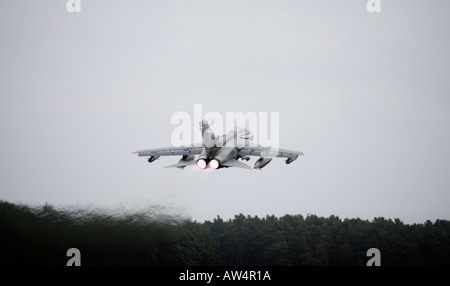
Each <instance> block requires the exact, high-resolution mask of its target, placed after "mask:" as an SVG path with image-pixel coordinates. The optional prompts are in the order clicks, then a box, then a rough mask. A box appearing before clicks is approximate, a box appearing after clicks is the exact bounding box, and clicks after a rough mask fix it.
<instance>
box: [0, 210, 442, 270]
mask: <svg viewBox="0 0 450 286" xmlns="http://www.w3.org/2000/svg"><path fill="white" fill-rule="evenodd" d="M156 213H157V210H156V211H155V210H152V211H151V212H136V213H126V214H120V215H117V214H111V213H108V212H102V211H94V210H82V209H75V208H72V209H58V208H55V207H52V206H50V205H45V206H41V207H30V206H25V205H17V204H11V203H8V202H4V201H0V258H1V264H8V265H14V264H19V265H62V266H64V265H66V263H67V261H68V260H69V259H70V257H67V256H66V252H67V250H68V249H69V248H78V249H79V250H80V252H81V264H82V265H178V266H180V265H182V266H201V265H207V266H215V265H218V266H220V265H225V266H229V265H233V266H241V265H243V266H278V265H343V266H347V265H357V266H358V265H361V266H363V265H366V263H367V261H368V259H370V257H367V256H366V252H367V250H368V249H370V248H378V249H379V250H380V253H381V265H448V264H449V262H448V259H449V258H450V222H449V221H447V220H436V221H435V222H434V223H433V222H431V221H426V222H425V223H423V224H412V225H408V224H404V223H403V222H402V221H401V220H399V219H395V220H391V219H384V218H382V217H380V218H375V219H373V220H372V221H368V220H361V219H358V218H356V219H347V218H346V219H341V218H339V217H337V216H330V217H328V218H324V217H318V216H315V215H308V216H306V217H303V216H301V215H285V216H282V217H279V218H278V217H275V216H266V217H256V216H255V217H251V216H244V215H242V214H239V215H236V216H235V217H234V218H233V219H229V220H223V219H222V218H220V217H217V218H215V219H214V220H213V221H206V222H203V223H199V222H195V221H191V220H189V219H182V218H179V217H171V216H169V215H156Z"/></svg>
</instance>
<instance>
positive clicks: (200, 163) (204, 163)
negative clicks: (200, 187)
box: [196, 159, 206, 169]
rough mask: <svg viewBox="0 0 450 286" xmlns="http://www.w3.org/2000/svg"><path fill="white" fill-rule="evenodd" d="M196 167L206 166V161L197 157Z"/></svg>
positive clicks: (202, 167) (203, 167)
mask: <svg viewBox="0 0 450 286" xmlns="http://www.w3.org/2000/svg"><path fill="white" fill-rule="evenodd" d="M196 165H197V167H199V168H200V169H205V168H206V161H205V160H203V159H199V160H197V163H196Z"/></svg>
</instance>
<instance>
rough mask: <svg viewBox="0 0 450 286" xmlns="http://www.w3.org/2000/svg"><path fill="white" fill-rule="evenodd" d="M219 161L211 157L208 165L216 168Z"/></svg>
mask: <svg viewBox="0 0 450 286" xmlns="http://www.w3.org/2000/svg"><path fill="white" fill-rule="evenodd" d="M219 165H220V164H219V161H217V160H216V159H212V160H211V161H209V164H208V167H210V168H211V169H217V168H219Z"/></svg>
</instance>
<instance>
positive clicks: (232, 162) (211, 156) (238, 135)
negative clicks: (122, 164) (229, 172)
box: [133, 120, 303, 169]
mask: <svg viewBox="0 0 450 286" xmlns="http://www.w3.org/2000/svg"><path fill="white" fill-rule="evenodd" d="M200 130H201V132H202V143H201V144H194V145H192V146H182V147H168V148H157V149H147V150H141V151H136V152H133V154H138V156H140V157H149V158H148V162H149V163H152V162H154V161H155V160H157V159H159V157H161V156H182V157H181V159H180V161H178V163H176V164H174V165H169V166H166V168H171V167H173V168H180V169H183V168H185V167H187V166H193V165H197V167H198V168H200V169H221V168H229V167H238V168H244V169H262V168H264V167H265V166H267V164H269V163H270V162H271V161H272V159H273V158H274V157H279V158H286V164H290V163H292V162H294V161H295V160H296V159H297V157H298V156H303V153H302V152H297V151H290V150H285V149H272V148H271V147H262V146H260V145H257V144H255V143H253V141H252V140H253V137H254V135H253V134H252V133H251V132H250V131H249V130H247V129H244V128H240V127H235V128H234V130H231V131H228V132H227V133H226V134H225V135H222V136H216V135H215V134H214V132H213V131H212V130H211V129H210V127H209V124H208V121H206V120H202V121H200ZM195 155H199V156H198V157H197V159H195ZM250 156H259V159H258V160H257V161H256V162H255V165H254V167H253V168H251V167H250V166H249V165H247V164H245V163H243V162H242V161H239V159H240V160H245V161H249V160H250Z"/></svg>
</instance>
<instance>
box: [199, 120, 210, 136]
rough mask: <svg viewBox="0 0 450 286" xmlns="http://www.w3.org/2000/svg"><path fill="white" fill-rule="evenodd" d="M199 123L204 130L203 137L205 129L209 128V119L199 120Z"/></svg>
mask: <svg viewBox="0 0 450 286" xmlns="http://www.w3.org/2000/svg"><path fill="white" fill-rule="evenodd" d="M199 125H200V131H202V137H203V134H205V131H206V130H208V129H209V123H208V120H205V119H203V120H202V121H200V122H199Z"/></svg>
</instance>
